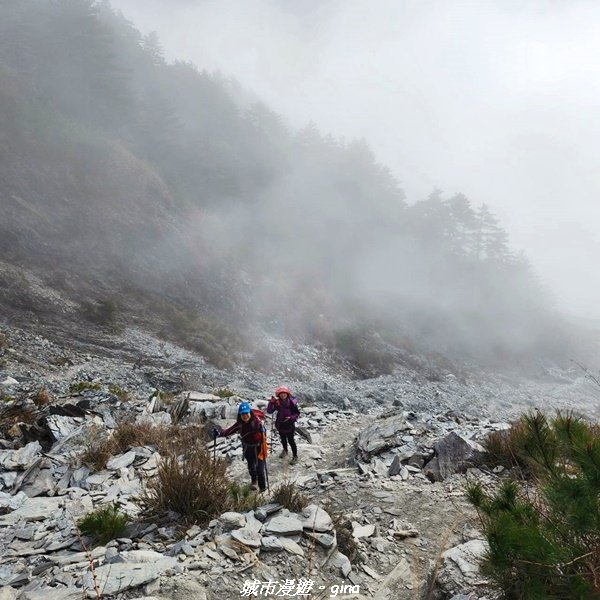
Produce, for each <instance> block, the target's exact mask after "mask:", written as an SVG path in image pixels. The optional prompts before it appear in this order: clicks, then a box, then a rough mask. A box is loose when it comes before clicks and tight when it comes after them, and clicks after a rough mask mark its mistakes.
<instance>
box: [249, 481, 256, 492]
mask: <svg viewBox="0 0 600 600" xmlns="http://www.w3.org/2000/svg"><path fill="white" fill-rule="evenodd" d="M256 487H257V486H256V481H253V482H252V483H251V484H250V489H251V490H255V489H256Z"/></svg>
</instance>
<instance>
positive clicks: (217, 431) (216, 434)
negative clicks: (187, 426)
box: [212, 427, 221, 440]
mask: <svg viewBox="0 0 600 600" xmlns="http://www.w3.org/2000/svg"><path fill="white" fill-rule="evenodd" d="M220 435H221V432H220V431H219V430H218V429H217V428H216V427H213V430H212V436H213V440H216V439H217V438H218V437H219V436H220Z"/></svg>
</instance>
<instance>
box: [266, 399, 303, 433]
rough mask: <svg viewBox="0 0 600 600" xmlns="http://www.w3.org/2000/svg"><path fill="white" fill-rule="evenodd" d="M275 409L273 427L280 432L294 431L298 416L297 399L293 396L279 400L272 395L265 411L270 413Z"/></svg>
mask: <svg viewBox="0 0 600 600" xmlns="http://www.w3.org/2000/svg"><path fill="white" fill-rule="evenodd" d="M275 411H277V418H276V419H275V427H276V428H277V431H279V432H281V433H289V432H290V431H294V428H295V424H296V421H297V420H298V417H299V416H300V409H299V408H298V401H297V400H296V398H294V397H293V396H290V397H288V398H286V399H285V400H280V399H279V398H275V397H274V396H273V397H272V398H271V399H270V400H269V404H268V406H267V412H268V413H269V414H270V415H271V414H273V413H274V412H275Z"/></svg>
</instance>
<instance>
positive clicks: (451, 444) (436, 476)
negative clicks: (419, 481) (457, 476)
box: [424, 431, 483, 481]
mask: <svg viewBox="0 0 600 600" xmlns="http://www.w3.org/2000/svg"><path fill="white" fill-rule="evenodd" d="M433 449H434V451H435V455H434V457H433V458H432V459H431V460H430V461H429V462H428V463H427V464H426V465H425V469H424V472H425V475H427V477H428V478H429V479H430V480H431V481H444V479H446V478H447V477H449V476H450V475H452V474H454V473H464V472H465V471H466V470H467V469H468V468H469V467H472V466H473V465H474V463H475V462H476V459H477V458H478V456H479V455H480V454H481V453H482V452H483V448H482V447H481V446H479V444H476V443H475V442H472V441H470V440H466V439H464V438H463V437H461V436H459V435H458V434H457V433H455V432H454V431H452V432H451V433H449V434H448V435H447V436H446V437H445V438H443V439H442V440H440V441H439V442H436V443H435V444H434V446H433Z"/></svg>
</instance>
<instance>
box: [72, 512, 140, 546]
mask: <svg viewBox="0 0 600 600" xmlns="http://www.w3.org/2000/svg"><path fill="white" fill-rule="evenodd" d="M128 522H129V519H128V517H127V515H124V514H122V513H120V512H119V509H118V507H117V505H116V504H111V505H109V506H105V507H102V508H98V509H97V510H95V511H93V512H91V513H88V514H87V515H85V517H83V518H82V519H80V520H79V521H77V526H78V527H79V530H80V531H81V533H83V534H84V535H89V536H91V537H92V538H93V539H94V541H95V542H97V543H100V544H102V545H104V544H106V543H108V542H110V540H114V539H115V538H118V537H122V535H123V533H124V531H125V528H126V527H127V523H128Z"/></svg>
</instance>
